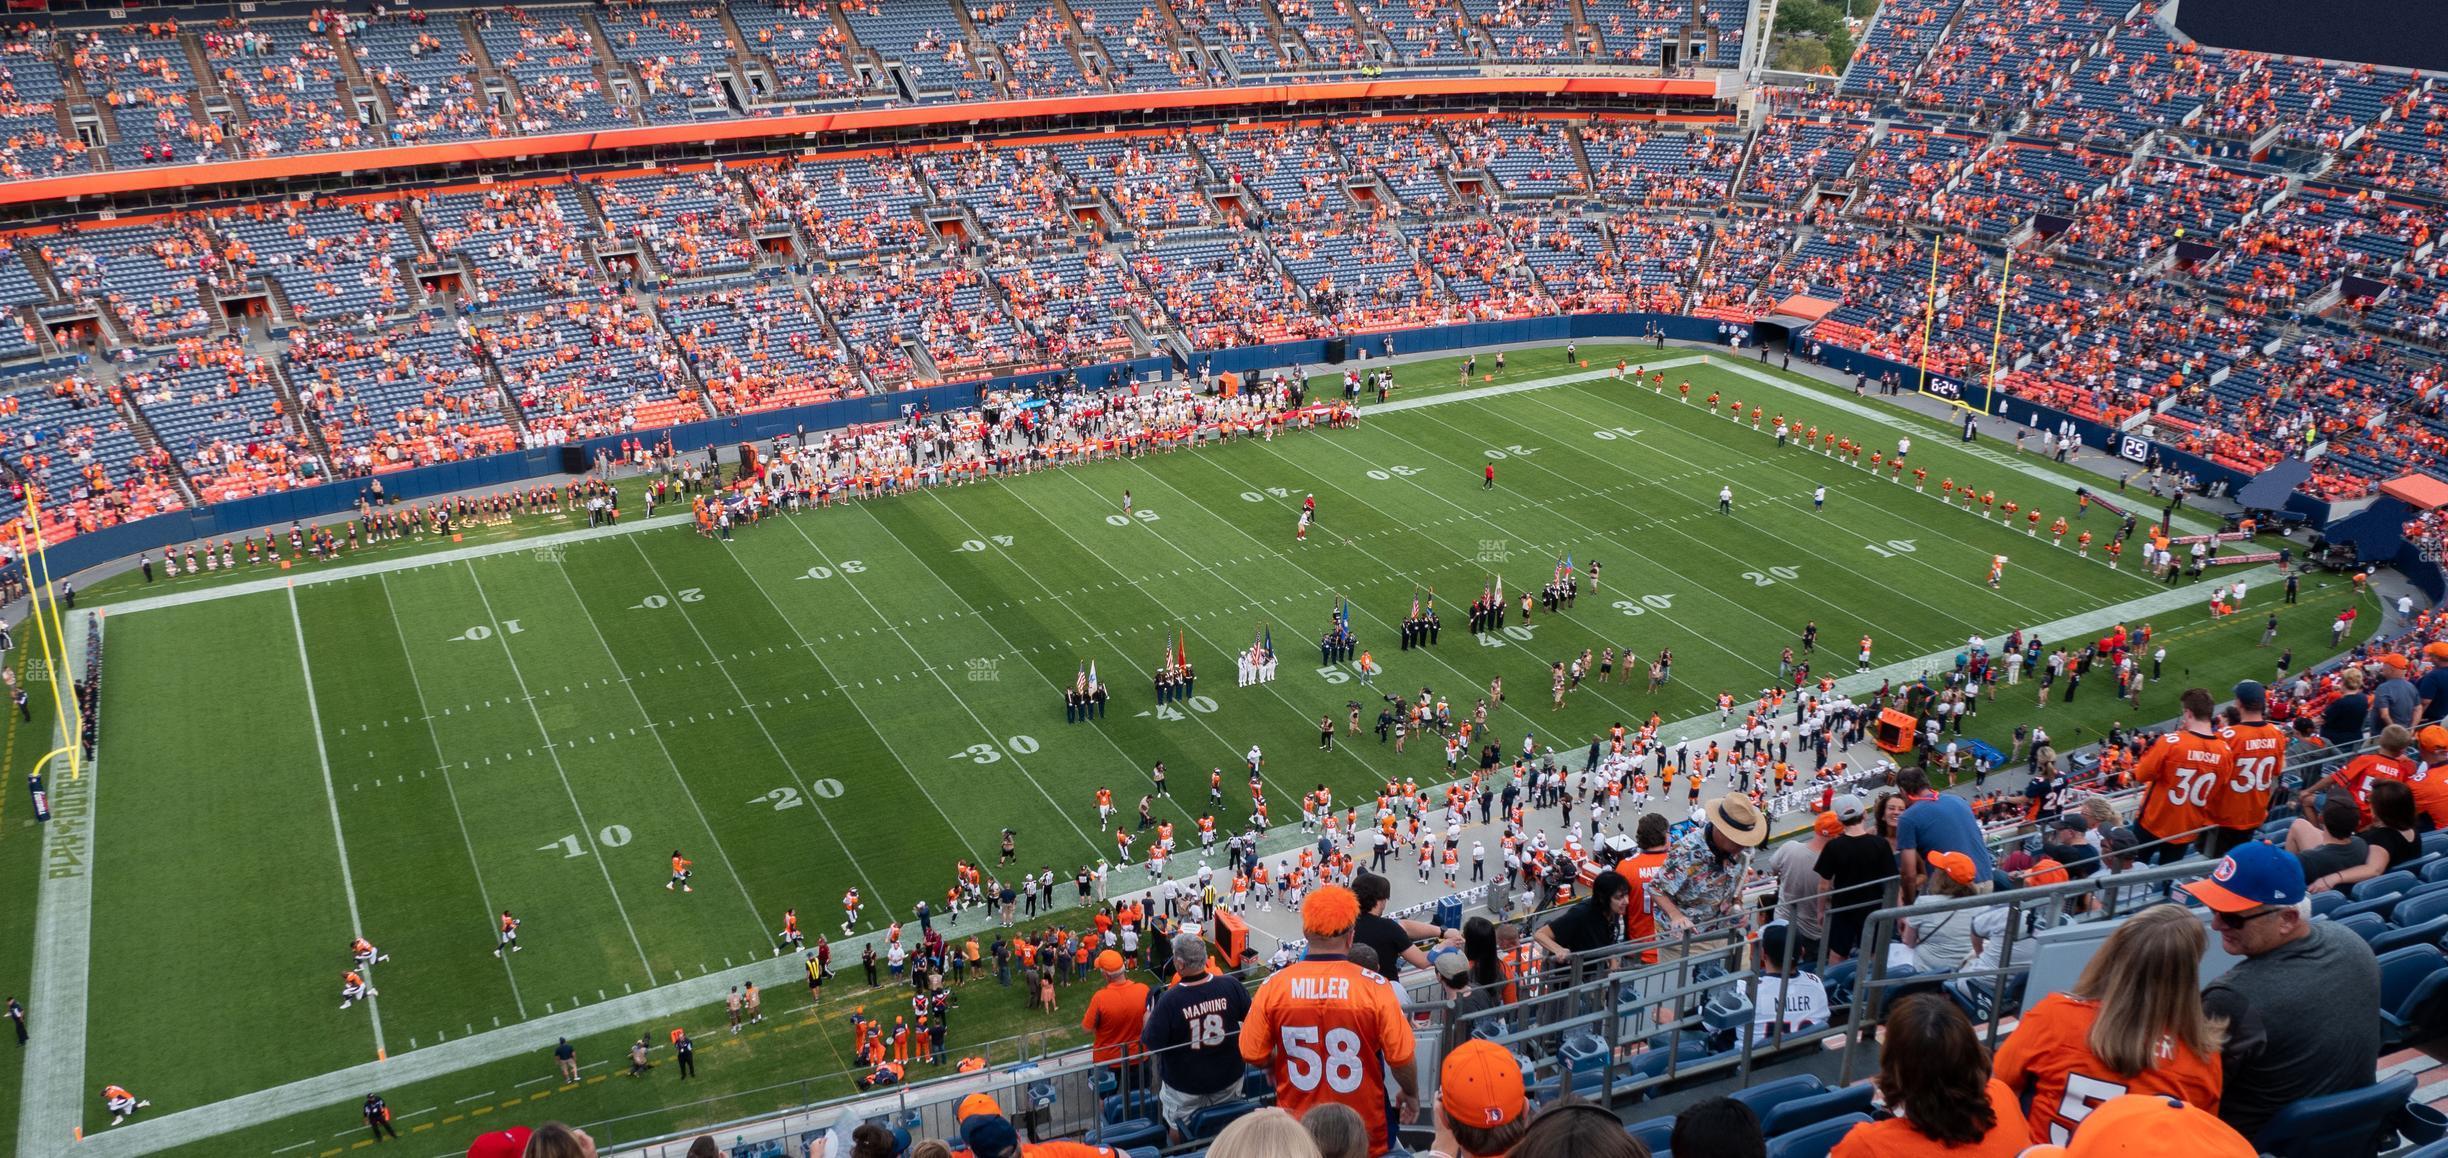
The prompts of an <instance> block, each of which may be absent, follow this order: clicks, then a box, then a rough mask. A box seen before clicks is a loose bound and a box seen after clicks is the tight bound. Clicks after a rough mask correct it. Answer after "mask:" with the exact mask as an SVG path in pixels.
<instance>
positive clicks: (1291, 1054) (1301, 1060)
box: [1283, 1025, 1360, 1094]
mask: <svg viewBox="0 0 2448 1158" xmlns="http://www.w3.org/2000/svg"><path fill="white" fill-rule="evenodd" d="M1318 1045H1319V1038H1318V1027H1316V1026H1314V1025H1287V1026H1284V1027H1283V1055H1284V1077H1285V1078H1287V1079H1289V1080H1290V1081H1291V1083H1292V1088H1293V1089H1296V1090H1304V1091H1306V1090H1314V1089H1316V1088H1318V1083H1319V1082H1320V1081H1321V1080H1323V1081H1324V1082H1325V1084H1326V1088H1327V1089H1330V1090H1333V1091H1334V1092H1336V1093H1338V1094H1349V1093H1353V1092H1356V1091H1357V1090H1359V1088H1360V1035H1359V1034H1357V1033H1354V1032H1352V1031H1351V1030H1348V1029H1330V1030H1327V1031H1325V1046H1326V1049H1325V1055H1324V1056H1323V1057H1321V1056H1319V1052H1318Z"/></svg>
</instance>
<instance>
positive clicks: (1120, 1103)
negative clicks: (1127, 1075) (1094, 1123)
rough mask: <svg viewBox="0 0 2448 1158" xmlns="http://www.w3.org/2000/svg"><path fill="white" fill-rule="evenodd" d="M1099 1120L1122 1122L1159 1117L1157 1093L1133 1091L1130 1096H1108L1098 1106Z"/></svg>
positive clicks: (1152, 1091)
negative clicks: (1130, 1119) (1131, 1119)
mask: <svg viewBox="0 0 2448 1158" xmlns="http://www.w3.org/2000/svg"><path fill="white" fill-rule="evenodd" d="M1097 1110H1098V1114H1097V1116H1098V1120H1100V1121H1105V1122H1120V1121H1123V1120H1125V1119H1129V1118H1153V1117H1156V1116H1158V1109H1157V1102H1156V1091H1154V1090H1132V1091H1131V1092H1130V1093H1128V1094H1108V1095H1106V1096H1105V1098H1104V1100H1103V1101H1101V1102H1100V1103H1099V1104H1098V1107H1097Z"/></svg>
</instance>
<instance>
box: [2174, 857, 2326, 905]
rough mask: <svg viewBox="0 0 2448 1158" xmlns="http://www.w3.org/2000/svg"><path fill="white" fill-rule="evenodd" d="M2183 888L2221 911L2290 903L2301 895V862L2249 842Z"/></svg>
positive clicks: (2302, 881) (2302, 885)
mask: <svg viewBox="0 0 2448 1158" xmlns="http://www.w3.org/2000/svg"><path fill="white" fill-rule="evenodd" d="M2184 890H2185V891H2186V892H2188V893H2191V894H2193V896H2194V898H2195V899H2196V900H2199V901H2200V902H2201V903H2203V904H2205V905H2208V906H2209V907H2211V908H2212V909H2215V910H2217V911H2218V912H2222V913H2242V912H2249V911H2251V910H2253V909H2258V908H2262V907H2264V906H2268V905H2292V904H2295V903H2296V902H2298V901H2301V900H2303V898H2304V876H2303V862H2302V861H2299V860H2296V859H2295V854H2294V853H2291V852H2288V851H2287V850H2285V849H2283V848H2280V847H2278V846H2277V845H2274V844H2270V843H2268V842H2266V841H2259V840H2255V841H2248V842H2246V843H2244V844H2239V845H2237V846H2236V847H2235V850H2234V851H2232V852H2230V853H2228V854H2227V856H2226V857H2225V859H2222V860H2220V861H2219V863H2218V867H2217V868H2215V869H2212V870H2210V875H2209V876H2207V877H2205V878H2203V879H2201V880H2198V881H2193V882H2191V883H2188V884H2186V885H2185V886H2184Z"/></svg>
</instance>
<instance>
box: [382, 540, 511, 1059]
mask: <svg viewBox="0 0 2448 1158" xmlns="http://www.w3.org/2000/svg"><path fill="white" fill-rule="evenodd" d="M375 579H376V580H377V581H379V582H380V584H381V586H382V593H383V614H385V615H386V616H389V617H390V620H391V630H392V633H393V634H395V635H397V636H398V637H399V641H400V659H401V660H402V661H404V662H405V663H406V664H407V665H408V687H409V688H410V690H412V691H414V692H415V693H416V698H417V707H418V709H419V710H420V711H422V710H423V708H424V706H425V681H424V678H423V677H421V676H419V675H417V670H416V656H415V655H414V654H413V653H411V652H410V651H409V650H408V629H407V628H405V627H402V626H400V618H399V606H398V605H397V604H395V603H393V602H392V601H391V577H390V576H388V575H377V576H375ZM425 737H426V739H428V740H430V741H432V743H433V753H434V759H435V760H438V761H441V771H442V791H443V793H444V794H445V795H447V796H449V797H450V804H451V819H453V820H456V821H458V822H459V843H460V844H462V845H464V846H466V848H467V854H468V872H469V873H470V874H472V875H473V876H475V878H476V899H477V902H478V903H479V904H482V905H483V906H484V919H485V926H486V927H487V928H491V927H492V924H493V914H494V913H495V912H496V911H497V910H496V909H494V907H493V894H492V892H491V891H490V890H488V889H487V888H486V887H485V883H484V869H483V868H482V867H480V866H478V865H477V863H476V839H475V838H474V837H472V836H470V835H468V826H467V813H466V812H464V811H462V810H461V809H460V807H459V786H458V785H457V784H456V783H454V782H453V781H452V780H451V774H450V760H449V758H447V757H445V756H444V755H443V754H442V733H441V731H440V730H439V729H437V728H435V727H434V723H433V716H432V714H430V713H427V714H426V716H425ZM548 746H549V745H548ZM496 943H498V942H496ZM501 963H502V974H503V976H505V977H507V978H509V980H510V1001H511V1003H512V1004H513V1005H515V1006H516V1007H517V1008H518V1015H519V1020H520V1021H525V1020H527V999H526V998H524V997H522V996H520V995H519V987H518V971H517V970H515V969H512V968H511V967H510V955H509V954H507V953H504V954H502V957H501Z"/></svg>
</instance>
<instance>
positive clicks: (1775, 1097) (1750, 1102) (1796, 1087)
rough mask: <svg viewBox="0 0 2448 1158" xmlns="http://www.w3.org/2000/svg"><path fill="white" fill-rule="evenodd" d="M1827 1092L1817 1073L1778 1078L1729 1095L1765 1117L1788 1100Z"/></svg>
mask: <svg viewBox="0 0 2448 1158" xmlns="http://www.w3.org/2000/svg"><path fill="white" fill-rule="evenodd" d="M1826 1092H1827V1083H1826V1082H1822V1081H1820V1080H1819V1076H1818V1075H1817V1074H1795V1075H1793V1076H1792V1077H1784V1078H1778V1079H1777V1080H1775V1081H1772V1082H1762V1083H1760V1084H1759V1085H1756V1086H1751V1087H1749V1088H1747V1089H1740V1090H1736V1091H1734V1092H1733V1093H1732V1094H1729V1095H1727V1096H1728V1097H1731V1098H1733V1099H1734V1100H1735V1101H1737V1102H1741V1103H1742V1104H1744V1105H1746V1106H1749V1107H1751V1112H1752V1113H1753V1114H1755V1115H1757V1116H1759V1117H1760V1118H1763V1119H1765V1118H1766V1117H1767V1116H1768V1112H1769V1111H1771V1110H1774V1109H1776V1108H1777V1107H1778V1106H1782V1105H1784V1104H1785V1103H1787V1102H1791V1101H1795V1100H1797V1099H1800V1098H1810V1097H1816V1096H1818V1095H1820V1094H1823V1093H1826Z"/></svg>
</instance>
